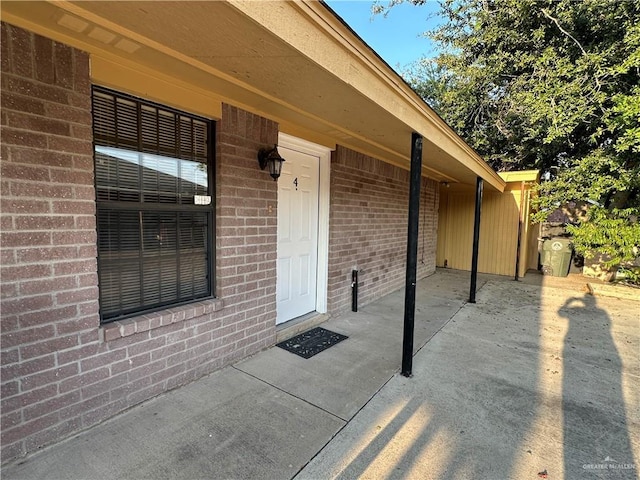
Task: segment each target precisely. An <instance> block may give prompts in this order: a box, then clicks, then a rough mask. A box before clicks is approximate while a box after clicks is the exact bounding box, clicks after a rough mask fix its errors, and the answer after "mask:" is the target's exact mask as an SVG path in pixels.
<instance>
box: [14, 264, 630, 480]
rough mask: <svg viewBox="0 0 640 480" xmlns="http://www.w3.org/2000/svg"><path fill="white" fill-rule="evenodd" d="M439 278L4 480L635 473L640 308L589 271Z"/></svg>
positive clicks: (50, 452) (147, 406) (154, 404)
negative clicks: (329, 336)
mask: <svg viewBox="0 0 640 480" xmlns="http://www.w3.org/2000/svg"><path fill="white" fill-rule="evenodd" d="M468 279H469V274H468V273H467V272H456V271H450V270H439V271H438V272H437V273H436V274H435V275H433V276H430V277H428V278H426V279H424V280H422V281H420V282H419V284H418V292H417V308H416V329H415V350H416V354H415V357H414V364H413V377H412V378H405V377H402V376H400V375H399V374H398V373H397V372H398V369H399V366H400V359H401V339H402V321H403V302H404V293H403V292H402V291H398V292H395V293H393V294H391V295H388V296H386V297H384V298H382V299H380V300H378V301H376V302H374V303H372V304H370V305H368V306H365V307H363V308H361V309H360V311H359V312H357V313H349V314H345V315H342V316H340V317H337V318H333V319H330V320H329V321H327V322H325V323H324V324H323V325H322V326H323V327H324V328H328V329H330V330H333V331H336V332H339V333H342V334H345V335H348V336H349V338H348V339H347V340H345V341H343V342H341V343H339V344H337V345H335V346H333V347H331V348H330V349H328V350H326V351H324V352H322V353H320V354H318V355H316V356H314V357H312V358H310V359H308V360H305V359H303V358H300V357H298V356H296V355H293V354H291V353H289V352H286V351H284V350H282V349H280V348H277V347H273V348H270V349H268V350H266V351H264V352H262V353H260V354H258V355H256V356H254V357H252V358H249V359H247V360H245V361H243V362H240V363H238V364H236V365H234V366H232V367H228V368H225V369H223V370H221V371H219V372H216V373H213V374H211V375H209V376H207V377H205V378H202V379H200V380H198V381H196V382H194V383H192V384H190V385H187V386H185V387H182V388H180V389H177V390H174V391H172V392H169V393H167V394H164V395H161V396H159V397H157V398H155V399H153V400H150V401H148V402H145V403H143V404H142V405H140V406H138V407H135V408H133V409H131V410H129V411H127V412H125V413H123V414H121V415H118V416H117V417H115V418H113V419H111V420H109V421H107V422H104V423H103V424H101V425H98V426H96V427H94V428H92V429H90V430H87V431H85V432H82V433H80V434H79V435H76V436H74V437H72V438H70V439H67V440H65V441H62V442H60V443H59V444H57V445H54V446H52V447H50V448H47V449H44V450H43V451H41V452H37V453H35V454H33V455H31V456H29V457H27V458H25V459H21V460H19V461H17V462H14V463H13V464H10V465H7V466H5V467H4V468H3V469H2V477H3V478H5V479H45V478H46V479H57V478H60V479H65V480H66V479H75V478H83V479H94V478H95V479H98V478H99V479H107V478H114V479H115V478H117V479H142V478H154V479H164V478H166V479H169V478H171V479H195V478H209V479H274V480H276V479H277V480H279V479H290V478H296V479H314V480H315V479H317V480H320V479H329V478H341V479H355V478H371V479H387V478H403V479H413V478H415V479H430V478H433V479H436V478H437V479H466V478H473V479H476V478H477V479H480V478H481V479H483V480H486V479H507V478H513V479H526V478H531V479H536V478H541V477H540V476H539V475H538V474H542V473H543V472H545V471H546V473H547V478H549V479H561V478H566V479H583V478H587V479H588V478H607V479H608V478H634V479H635V478H637V477H638V470H637V468H638V467H639V466H640V465H639V463H638V462H640V382H639V381H638V380H639V377H640V361H639V355H640V320H639V316H640V314H639V312H640V302H637V301H634V300H624V299H618V298H611V297H594V296H591V295H590V294H588V293H586V288H585V286H586V283H587V282H586V281H585V280H584V279H583V278H580V277H578V278H576V277H568V278H565V279H563V278H549V277H540V276H539V275H537V274H535V273H534V274H529V275H528V276H527V277H525V279H523V281H521V282H514V281H513V280H511V279H508V278H504V277H495V276H484V275H481V276H480V277H479V282H478V294H477V303H476V304H467V303H466V300H467V297H468V285H469V281H468Z"/></svg>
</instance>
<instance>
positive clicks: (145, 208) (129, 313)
mask: <svg viewBox="0 0 640 480" xmlns="http://www.w3.org/2000/svg"><path fill="white" fill-rule="evenodd" d="M95 93H102V94H105V95H110V96H113V97H114V101H115V100H116V99H122V100H124V101H127V102H133V103H135V105H136V112H137V132H136V135H137V138H138V141H137V146H136V147H137V148H132V147H133V145H132V144H131V142H123V143H122V144H119V142H118V134H117V130H118V129H117V127H116V126H115V125H114V130H115V131H116V133H115V136H114V137H113V138H112V139H110V140H111V141H110V142H108V144H107V143H106V142H102V143H101V141H100V140H101V139H103V138H105V137H102V136H100V135H96V127H95V123H96V112H95V102H94V95H95ZM91 98H92V112H91V116H92V134H93V159H94V172H97V165H96V147H115V148H118V149H123V150H128V151H131V152H135V153H138V154H142V153H151V154H152V155H160V156H163V152H160V151H158V152H157V153H154V152H150V151H149V149H148V145H147V148H146V149H145V148H144V147H143V145H142V134H141V109H142V107H143V106H148V107H151V108H155V109H158V111H160V110H161V111H163V112H168V113H172V114H174V115H176V116H178V117H175V118H180V120H182V118H187V119H191V120H195V121H198V122H203V123H205V124H206V125H207V128H206V134H207V140H206V142H205V145H206V149H207V152H206V165H207V196H209V197H210V199H211V202H210V204H208V205H196V204H195V203H193V204H185V203H181V202H176V203H175V204H173V203H160V202H159V201H158V202H149V201H143V197H144V196H145V193H144V187H143V185H142V180H140V199H139V201H137V202H135V201H117V200H100V199H99V198H98V197H99V190H98V189H99V185H98V176H97V174H96V175H94V187H95V191H96V231H97V250H98V251H97V255H98V259H97V260H98V279H99V280H98V290H99V298H100V309H99V314H100V323H101V324H107V323H111V322H114V321H118V320H123V319H126V318H130V317H134V316H139V315H143V314H145V313H151V312H155V311H159V310H165V309H167V308H170V307H176V306H183V305H188V304H190V303H194V302H197V301H201V300H206V299H211V298H214V297H215V245H216V238H215V231H216V228H215V227H216V226H215V221H216V215H215V209H216V201H215V199H216V196H215V192H216V185H215V127H216V124H215V121H214V120H211V119H209V118H205V117H202V116H199V115H196V114H193V113H190V112H186V111H183V110H179V109H176V108H172V107H169V106H167V105H163V104H159V103H156V102H153V101H150V100H147V99H144V98H140V97H136V96H133V95H130V94H126V93H123V92H120V91H117V90H113V89H110V88H106V87H103V86H99V85H92V96H91ZM116 116H117V114H116ZM178 130H179V127H178V121H176V137H175V140H174V145H175V146H176V151H178V150H179V149H180V146H179V145H180V140H181V139H180V138H179V136H178ZM159 143H160V142H159V141H158V144H159ZM165 153H166V152H165ZM170 158H171V157H170ZM172 158H176V159H185V158H181V157H180V155H179V154H176V156H175V157H172ZM139 168H140V169H142V168H143V167H142V166H140V167H139ZM105 211H119V212H125V211H128V212H138V213H139V214H140V218H141V219H142V214H143V212H152V213H154V212H155V213H158V214H162V213H163V212H165V213H166V212H178V214H177V215H176V219H178V220H177V221H178V222H179V213H180V212H184V213H191V212H198V213H204V214H205V216H206V219H207V226H206V231H207V237H208V238H207V241H206V256H207V259H208V261H206V265H205V267H206V275H207V278H208V282H207V292H206V294H202V295H195V296H192V297H189V298H181V299H179V300H177V301H166V302H159V303H155V304H153V305H151V306H148V307H147V306H144V302H143V303H142V304H141V305H139V306H138V307H136V308H134V309H131V308H129V309H122V310H121V311H118V313H117V314H110V315H108V316H105V313H104V311H103V307H102V305H103V289H102V288H101V287H100V280H101V269H102V263H103V262H101V259H100V235H101V233H104V232H101V229H100V225H99V222H98V219H99V218H100V214H102V213H104V212H105ZM141 222H142V220H141ZM140 235H142V233H140ZM176 235H180V229H179V223H178V224H177V226H176ZM141 241H142V240H141ZM142 252H143V248H141V249H140V253H139V255H142ZM176 258H179V254H176ZM177 262H178V263H179V260H177ZM141 264H142V261H141ZM140 275H141V278H142V276H143V274H142V271H141V272H140ZM176 282H177V283H178V280H176ZM141 283H142V282H141Z"/></svg>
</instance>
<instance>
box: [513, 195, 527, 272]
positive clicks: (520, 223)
mask: <svg viewBox="0 0 640 480" xmlns="http://www.w3.org/2000/svg"><path fill="white" fill-rule="evenodd" d="M523 209H524V182H520V209H519V211H518V241H517V243H516V271H515V274H514V276H513V279H514V280H515V281H516V282H517V281H518V279H519V278H520V247H521V246H522V227H523V223H524V214H523Z"/></svg>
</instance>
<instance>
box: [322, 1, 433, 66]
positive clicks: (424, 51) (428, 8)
mask: <svg viewBox="0 0 640 480" xmlns="http://www.w3.org/2000/svg"><path fill="white" fill-rule="evenodd" d="M325 1H326V3H327V4H328V5H329V6H330V7H331V8H332V9H333V10H334V11H335V12H336V13H337V14H338V15H339V16H340V17H342V19H343V20H344V21H345V22H347V24H348V25H349V26H350V27H351V28H352V29H353V30H354V31H355V32H356V33H357V34H358V35H360V37H361V38H362V39H363V40H364V41H365V42H366V43H367V44H368V45H369V46H370V47H371V48H373V49H374V50H375V51H376V52H377V53H378V55H380V56H381V57H382V58H383V59H384V60H385V61H386V62H387V63H388V64H389V65H390V66H391V67H392V68H393V69H395V70H396V71H401V70H402V69H403V67H405V66H407V65H408V64H410V63H411V62H413V61H416V60H419V59H420V58H422V57H424V56H426V57H432V56H435V53H436V52H435V50H434V48H433V45H432V43H431V41H430V40H429V39H428V38H425V37H424V36H422V33H423V32H425V31H426V30H430V29H432V28H434V27H435V26H437V24H438V21H439V20H438V19H437V18H432V19H428V17H429V15H430V14H431V13H435V12H437V11H438V3H437V2H436V1H435V0H432V1H427V2H426V3H425V5H423V6H420V7H415V6H413V5H411V4H408V3H402V4H400V5H396V6H395V7H393V8H392V9H391V10H390V11H389V13H388V15H387V16H386V17H385V16H383V15H381V14H379V15H375V16H373V15H372V14H371V5H372V4H373V1H372V0H325ZM383 2H384V0H383Z"/></svg>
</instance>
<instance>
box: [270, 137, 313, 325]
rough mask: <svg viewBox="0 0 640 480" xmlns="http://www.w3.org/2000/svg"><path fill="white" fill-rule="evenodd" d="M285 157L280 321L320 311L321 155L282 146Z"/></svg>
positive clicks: (281, 182)
mask: <svg viewBox="0 0 640 480" xmlns="http://www.w3.org/2000/svg"><path fill="white" fill-rule="evenodd" d="M278 150H279V152H280V155H281V156H282V157H283V158H284V159H285V162H284V163H283V164H282V173H281V175H280V178H279V179H278V261H277V264H278V267H277V268H278V271H277V275H278V279H277V287H276V296H277V320H276V323H282V322H286V321H287V320H291V319H292V318H296V317H299V316H301V315H304V314H306V313H309V312H313V311H314V310H316V294H317V291H316V282H317V268H318V185H319V179H320V175H319V171H320V159H319V157H318V156H315V155H311V154H308V153H302V152H299V151H296V150H292V149H289V148H286V147H284V146H278Z"/></svg>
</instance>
